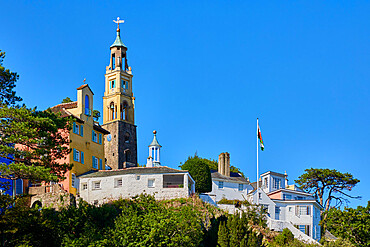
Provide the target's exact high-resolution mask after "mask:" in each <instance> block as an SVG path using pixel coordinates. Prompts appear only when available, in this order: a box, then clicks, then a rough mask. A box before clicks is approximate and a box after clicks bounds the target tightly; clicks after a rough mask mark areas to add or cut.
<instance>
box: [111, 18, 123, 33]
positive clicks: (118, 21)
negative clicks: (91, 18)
mask: <svg viewBox="0 0 370 247" xmlns="http://www.w3.org/2000/svg"><path fill="white" fill-rule="evenodd" d="M113 22H115V23H117V29H118V30H119V24H120V23H124V22H125V21H124V20H120V19H119V17H117V20H113Z"/></svg>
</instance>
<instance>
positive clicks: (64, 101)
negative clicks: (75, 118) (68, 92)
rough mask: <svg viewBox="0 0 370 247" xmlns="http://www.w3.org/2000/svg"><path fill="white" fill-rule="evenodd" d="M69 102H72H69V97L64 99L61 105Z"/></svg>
mask: <svg viewBox="0 0 370 247" xmlns="http://www.w3.org/2000/svg"><path fill="white" fill-rule="evenodd" d="M70 102H73V101H72V100H71V98H70V97H65V98H64V99H63V100H62V104H63V103H70Z"/></svg>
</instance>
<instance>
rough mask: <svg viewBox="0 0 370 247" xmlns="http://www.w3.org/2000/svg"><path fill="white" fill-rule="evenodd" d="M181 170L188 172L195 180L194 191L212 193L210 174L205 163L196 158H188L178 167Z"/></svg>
mask: <svg viewBox="0 0 370 247" xmlns="http://www.w3.org/2000/svg"><path fill="white" fill-rule="evenodd" d="M180 167H181V169H182V170H187V171H189V173H190V175H191V177H192V178H193V179H194V180H195V191H196V192H198V193H205V192H210V191H212V178H211V172H210V170H209V167H208V165H207V163H206V162H205V161H204V160H202V159H200V158H199V157H198V156H194V157H189V158H188V160H187V161H186V162H185V163H184V164H183V165H182V166H180Z"/></svg>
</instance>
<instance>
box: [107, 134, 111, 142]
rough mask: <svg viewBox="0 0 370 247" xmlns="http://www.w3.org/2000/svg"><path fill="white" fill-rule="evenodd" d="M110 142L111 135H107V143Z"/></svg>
mask: <svg viewBox="0 0 370 247" xmlns="http://www.w3.org/2000/svg"><path fill="white" fill-rule="evenodd" d="M111 140H112V135H111V134H109V135H107V141H109V142H110V141H111Z"/></svg>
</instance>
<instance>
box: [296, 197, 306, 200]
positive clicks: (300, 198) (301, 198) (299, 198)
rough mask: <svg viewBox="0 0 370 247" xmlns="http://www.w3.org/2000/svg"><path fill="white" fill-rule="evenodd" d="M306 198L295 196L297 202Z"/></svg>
mask: <svg viewBox="0 0 370 247" xmlns="http://www.w3.org/2000/svg"><path fill="white" fill-rule="evenodd" d="M305 199H306V198H305V197H303V196H297V200H305Z"/></svg>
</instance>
